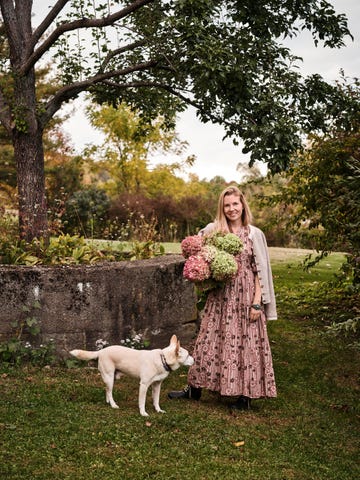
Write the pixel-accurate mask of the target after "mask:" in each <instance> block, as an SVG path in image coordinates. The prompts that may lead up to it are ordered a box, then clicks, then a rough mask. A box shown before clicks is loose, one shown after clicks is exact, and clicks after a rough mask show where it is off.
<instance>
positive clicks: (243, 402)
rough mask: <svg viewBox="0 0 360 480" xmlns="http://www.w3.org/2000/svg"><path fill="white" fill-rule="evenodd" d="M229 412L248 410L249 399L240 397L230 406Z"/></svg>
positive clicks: (249, 406) (249, 405)
mask: <svg viewBox="0 0 360 480" xmlns="http://www.w3.org/2000/svg"><path fill="white" fill-rule="evenodd" d="M230 408H231V410H250V408H251V398H249V397H245V396H244V395H240V397H239V398H238V399H237V400H236V402H235V403H233V404H232V405H231V406H230Z"/></svg>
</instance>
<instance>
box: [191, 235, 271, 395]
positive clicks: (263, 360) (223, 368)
mask: <svg viewBox="0 0 360 480" xmlns="http://www.w3.org/2000/svg"><path fill="white" fill-rule="evenodd" d="M239 237H240V238H241V240H242V241H243V244H244V248H243V250H242V252H241V253H240V255H238V256H237V260H238V262H239V270H238V274H237V276H236V277H235V278H234V279H233V280H231V281H230V282H228V283H227V284H226V285H225V286H224V287H221V288H218V289H215V290H212V291H211V292H210V293H209V296H208V298H207V301H206V305H205V308H204V310H203V313H202V320H201V326H200V330H199V334H198V337H197V339H196V343H195V346H194V352H193V356H194V359H195V363H194V365H193V366H192V367H191V368H190V369H189V373H188V383H189V385H192V386H193V387H203V388H207V389H208V390H211V391H214V392H219V393H220V394H221V395H223V396H239V395H244V396H247V397H250V398H262V397H276V385H275V377H274V370H273V365H272V356H271V350H270V345H269V339H268V334H267V328H266V317H265V313H264V312H263V311H262V312H261V316H260V318H259V319H258V320H257V321H256V322H250V320H249V311H250V307H251V304H252V303H253V298H254V291H255V273H256V269H255V262H254V257H253V251H252V241H251V239H250V238H249V228H248V227H242V228H241V230H240V233H239Z"/></svg>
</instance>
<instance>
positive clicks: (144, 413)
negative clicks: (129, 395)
mask: <svg viewBox="0 0 360 480" xmlns="http://www.w3.org/2000/svg"><path fill="white" fill-rule="evenodd" d="M140 415H141V416H142V417H148V416H149V414H148V413H146V412H145V411H143V412H140Z"/></svg>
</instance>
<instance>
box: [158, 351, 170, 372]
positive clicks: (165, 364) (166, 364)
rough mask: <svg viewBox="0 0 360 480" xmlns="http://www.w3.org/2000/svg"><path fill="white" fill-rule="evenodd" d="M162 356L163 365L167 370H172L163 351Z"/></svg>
mask: <svg viewBox="0 0 360 480" xmlns="http://www.w3.org/2000/svg"><path fill="white" fill-rule="evenodd" d="M160 357H161V361H162V364H163V367H164V368H165V370H166V371H167V372H172V370H171V367H170V365H169V364H168V363H167V361H166V358H165V355H164V354H163V353H161V354H160Z"/></svg>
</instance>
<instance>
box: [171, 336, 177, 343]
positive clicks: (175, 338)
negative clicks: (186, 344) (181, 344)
mask: <svg viewBox="0 0 360 480" xmlns="http://www.w3.org/2000/svg"><path fill="white" fill-rule="evenodd" d="M177 341H178V339H177V336H176V335H173V336H172V337H171V339H170V345H173V344H174V343H177Z"/></svg>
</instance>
